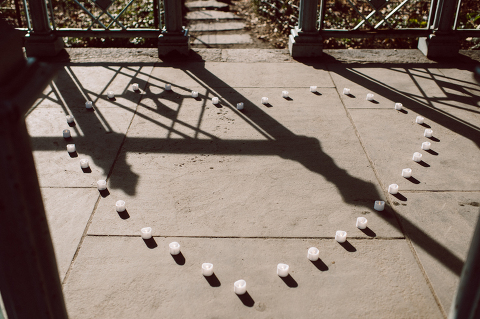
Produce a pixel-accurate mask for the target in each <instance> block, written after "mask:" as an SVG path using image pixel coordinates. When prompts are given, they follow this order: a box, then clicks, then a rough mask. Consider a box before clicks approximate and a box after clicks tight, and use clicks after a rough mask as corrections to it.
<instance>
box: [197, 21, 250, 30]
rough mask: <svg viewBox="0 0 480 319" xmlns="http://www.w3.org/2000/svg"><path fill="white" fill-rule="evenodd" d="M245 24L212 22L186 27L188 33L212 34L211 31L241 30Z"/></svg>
mask: <svg viewBox="0 0 480 319" xmlns="http://www.w3.org/2000/svg"><path fill="white" fill-rule="evenodd" d="M243 28H245V22H213V23H195V24H192V25H190V26H189V27H188V30H189V31H190V32H213V31H231V30H243Z"/></svg>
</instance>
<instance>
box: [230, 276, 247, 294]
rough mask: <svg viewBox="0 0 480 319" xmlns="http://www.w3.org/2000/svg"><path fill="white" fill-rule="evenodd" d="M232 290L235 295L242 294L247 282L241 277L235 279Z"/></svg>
mask: <svg viewBox="0 0 480 319" xmlns="http://www.w3.org/2000/svg"><path fill="white" fill-rule="evenodd" d="M233 291H235V293H236V294H237V295H243V294H244V293H246V292H247V282H246V281H245V280H243V279H240V280H237V281H235V282H234V283H233Z"/></svg>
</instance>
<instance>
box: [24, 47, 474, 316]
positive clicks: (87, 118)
mask: <svg viewBox="0 0 480 319" xmlns="http://www.w3.org/2000/svg"><path fill="white" fill-rule="evenodd" d="M83 50H84V51H82V49H74V50H70V51H69V52H70V56H71V59H72V62H70V63H67V64H65V65H59V66H60V70H59V73H58V77H57V78H56V80H54V81H53V82H52V84H51V85H50V86H49V87H48V88H47V89H46V90H45V91H44V94H43V95H42V96H41V97H40V98H39V99H38V101H37V103H36V105H35V107H34V108H33V109H32V110H31V112H30V113H29V114H28V116H27V118H26V121H27V125H28V129H29V132H30V135H31V136H32V148H33V152H34V158H35V162H36V166H37V171H38V175H39V181H40V186H41V190H42V195H43V197H44V202H45V207H46V211H47V215H48V219H49V223H50V229H51V233H52V237H53V242H54V247H55V251H56V256H57V261H58V265H59V275H60V277H61V280H62V282H63V288H64V294H65V299H66V303H67V308H68V311H69V315H70V317H71V318H134V317H136V318H149V317H151V318H160V317H161V318H293V317H295V318H316V317H319V316H322V317H325V318H346V317H350V318H444V317H445V315H446V313H447V312H448V310H449V307H450V304H451V301H452V298H453V294H454V291H455V289H456V286H457V283H458V279H459V275H460V272H461V269H462V266H463V263H464V261H465V257H466V254H467V251H468V248H469V243H470V240H471V236H472V234H473V228H474V226H475V223H476V220H477V218H478V216H479V205H480V182H479V179H478V176H479V174H480V162H479V161H478V158H479V155H480V151H479V144H480V134H479V130H480V115H479V113H480V112H479V106H480V104H479V103H480V102H479V101H480V86H479V85H478V84H477V83H475V82H474V81H473V79H472V76H471V71H470V70H471V69H472V67H473V65H474V64H472V63H457V64H445V63H435V62H433V61H429V60H427V59H426V58H424V57H423V56H422V55H421V53H419V52H418V51H416V50H405V51H402V52H396V51H393V50H392V51H390V50H389V51H378V50H377V51H375V52H374V53H375V54H373V53H372V54H364V53H362V52H360V53H358V52H357V53H354V55H355V57H354V58H352V56H351V58H350V62H352V61H361V62H364V63H349V62H348V58H346V57H348V56H349V55H351V54H352V53H351V52H349V51H341V52H340V51H331V52H330V54H328V51H327V54H326V55H325V57H324V58H323V60H316V61H315V60H309V61H295V60H292V59H291V58H289V57H288V55H287V54H286V52H285V51H281V50H203V51H202V50H200V51H197V52H196V53H193V54H192V56H193V58H192V59H191V60H189V61H184V62H162V61H158V60H156V58H152V61H157V62H150V60H149V53H148V52H147V51H144V52H141V50H140V51H139V50H133V51H131V55H130V57H129V55H128V54H125V52H127V51H125V52H123V54H122V53H118V58H117V59H112V55H113V54H116V53H113V51H112V50H111V49H110V51H108V50H101V49H96V50H97V51H92V50H90V49H83ZM130 50H132V49H130ZM360 51H361V50H360ZM102 52H103V53H102ZM128 52H130V51H128ZM135 54H136V55H138V56H141V57H144V59H143V60H142V59H141V58H138V59H137V62H133V61H132V58H131V57H132V56H134V55H135ZM362 54H364V55H363V56H362ZM376 54H380V55H383V56H384V58H383V60H384V61H385V60H386V61H391V63H383V64H378V63H365V62H368V61H367V60H368V57H369V56H370V58H371V59H372V60H374V59H376V56H377V55H376ZM116 56H117V55H116ZM394 56H396V58H395V57H394ZM403 56H408V60H405V62H411V61H416V62H414V63H401V61H402V60H403V58H402V57H403ZM88 57H90V58H88ZM342 59H343V60H345V61H346V62H341V60H342ZM406 59H407V58H406ZM464 60H466V61H469V59H468V58H464ZM242 61H243V62H242ZM325 61H327V62H325ZM132 83H138V84H139V85H140V88H141V90H140V92H134V91H133V90H132V88H131V85H132ZM166 83H171V84H172V88H173V90H172V91H171V92H169V91H165V89H164V87H165V84H166ZM311 85H315V86H317V87H318V93H317V94H314V93H312V92H310V90H309V87H310V86H311ZM344 87H347V88H350V89H351V93H352V94H351V95H348V96H347V95H343V94H342V91H343V88H344ZM192 90H195V91H198V92H199V98H198V99H194V98H192V97H191V91H192ZM282 90H287V91H288V92H289V96H290V98H289V99H285V98H282V97H281V92H282ZM107 91H113V92H114V93H115V95H116V97H115V99H114V100H109V99H108V98H107V97H106V92H107ZM367 93H373V94H374V95H375V101H374V102H370V101H366V99H365V96H366V94H367ZM215 96H216V97H219V99H220V105H217V106H215V105H213V104H212V102H211V100H212V98H213V97H215ZM263 96H265V97H268V98H269V104H268V105H263V104H261V102H260V100H261V98H262V97H263ZM85 100H92V101H93V102H94V105H95V108H94V111H88V110H86V109H85V107H84V103H85ZM238 102H244V103H245V108H244V109H243V110H242V111H238V110H237V109H236V107H235V106H236V103H238ZM395 102H401V103H403V106H404V110H403V111H397V110H395V109H394V108H393V106H394V103H395ZM66 114H73V115H74V116H75V125H74V126H72V127H68V125H67V123H66V120H65V115H66ZM418 115H421V116H423V117H424V118H425V124H424V125H419V124H416V123H415V118H416V116H418ZM66 128H69V129H70V130H71V132H72V138H71V139H70V140H69V141H66V140H64V139H63V138H62V130H63V129H66ZM425 128H431V129H432V130H433V137H432V138H430V139H427V138H425V137H424V136H423V132H424V130H425ZM424 141H429V142H431V143H432V148H431V150H430V151H422V150H421V149H420V146H421V143H422V142H424ZM67 143H75V144H76V148H77V154H74V155H71V154H70V155H69V153H67V151H66V144H67ZM414 152H421V153H422V154H423V161H422V162H421V163H416V162H413V161H412V159H411V158H412V154H413V153H414ZM82 158H87V159H88V160H89V161H90V168H91V170H90V171H86V172H84V171H82V170H81V168H80V165H79V160H80V159H82ZM407 167H410V168H412V170H413V176H412V178H410V179H405V178H403V177H402V176H401V171H402V169H403V168H407ZM99 179H107V181H108V192H106V193H102V194H100V193H99V192H98V191H97V189H96V181H97V180H99ZM393 183H396V184H398V185H399V194H397V195H390V194H388V192H387V188H388V185H389V184H393ZM378 199H381V200H385V201H386V206H387V207H386V209H385V210H384V211H383V212H377V211H375V210H374V209H373V204H374V201H375V200H378ZM117 200H124V201H125V202H126V206H127V211H126V212H124V213H117V212H116V211H115V202H116V201H117ZM360 216H363V217H366V218H367V219H368V229H367V230H364V231H361V230H359V229H357V228H356V227H355V221H356V218H357V217H360ZM147 226H149V227H152V229H153V235H154V239H153V240H148V241H144V240H142V239H141V237H140V229H141V228H142V227H147ZM336 230H344V231H346V232H347V233H348V242H347V243H346V244H339V243H337V242H336V241H335V240H334V236H335V231H336ZM172 241H177V242H179V243H180V244H181V247H182V248H181V251H182V255H181V256H180V257H176V258H172V256H171V255H170V254H169V250H168V244H169V243H170V242H172ZM312 246H313V247H317V248H318V249H319V250H320V259H319V261H317V262H311V261H309V260H308V259H307V258H306V255H307V249H308V248H309V247H312ZM204 262H210V263H213V264H214V270H215V276H214V277H211V278H208V277H204V276H203V275H202V274H201V264H202V263H204ZM278 263H286V264H289V265H290V269H291V271H290V276H289V277H287V278H285V279H282V278H280V277H278V276H277V274H276V265H277V264H278ZM239 279H245V280H246V282H247V291H248V294H246V295H243V296H242V297H238V296H237V295H235V293H234V292H233V283H234V281H236V280H239Z"/></svg>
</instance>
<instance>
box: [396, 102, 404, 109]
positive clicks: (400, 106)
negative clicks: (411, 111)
mask: <svg viewBox="0 0 480 319" xmlns="http://www.w3.org/2000/svg"><path fill="white" fill-rule="evenodd" d="M402 108H403V104H402V103H395V110H399V111H400V110H401V109H402Z"/></svg>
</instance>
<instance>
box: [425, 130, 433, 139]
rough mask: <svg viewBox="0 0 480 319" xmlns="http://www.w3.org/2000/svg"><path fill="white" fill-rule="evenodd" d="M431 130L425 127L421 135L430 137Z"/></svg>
mask: <svg viewBox="0 0 480 319" xmlns="http://www.w3.org/2000/svg"><path fill="white" fill-rule="evenodd" d="M432 135H433V131H432V130H431V129H429V128H427V129H425V133H423V136H425V137H432Z"/></svg>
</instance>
